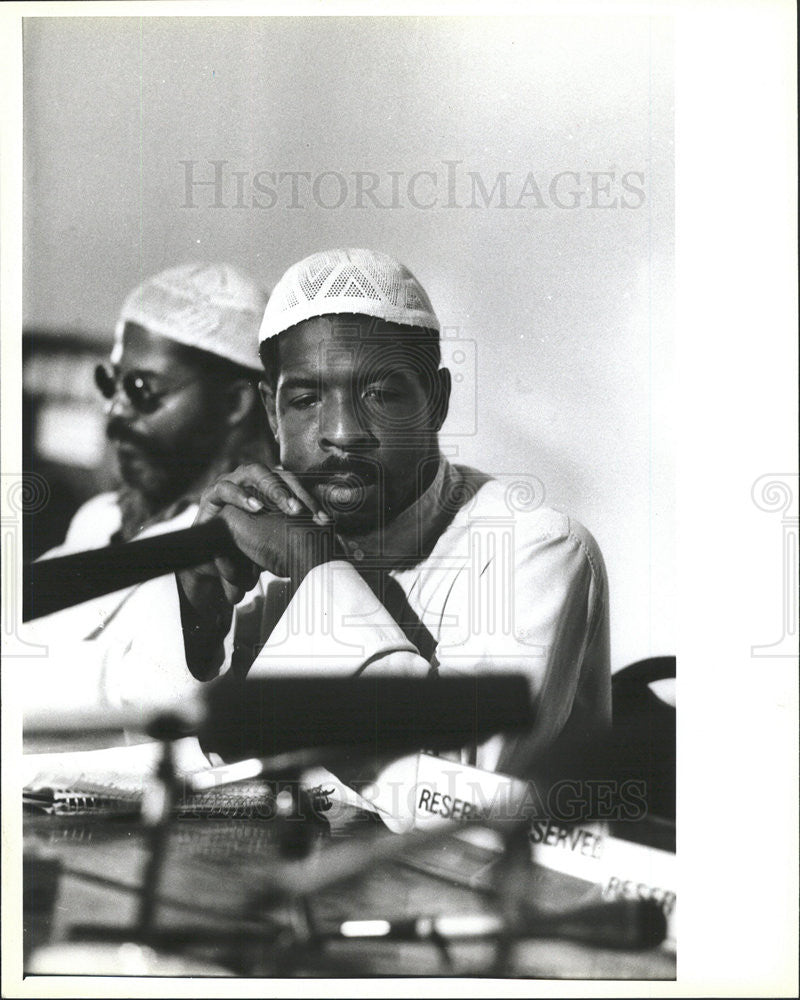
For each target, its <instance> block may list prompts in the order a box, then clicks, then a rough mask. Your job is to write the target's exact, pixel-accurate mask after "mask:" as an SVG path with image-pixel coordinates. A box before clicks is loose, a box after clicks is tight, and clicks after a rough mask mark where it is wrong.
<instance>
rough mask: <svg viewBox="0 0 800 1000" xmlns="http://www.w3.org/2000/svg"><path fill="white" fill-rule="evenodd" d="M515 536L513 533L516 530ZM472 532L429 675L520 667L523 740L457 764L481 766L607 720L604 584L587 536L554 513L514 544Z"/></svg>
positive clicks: (489, 532)
mask: <svg viewBox="0 0 800 1000" xmlns="http://www.w3.org/2000/svg"><path fill="white" fill-rule="evenodd" d="M519 533H520V534H523V532H522V531H520V532H519ZM513 541H514V543H515V544H512V543H511V541H510V540H506V542H504V541H503V539H502V538H500V537H498V535H497V533H496V530H495V529H493V528H491V527H487V528H486V529H483V530H481V529H476V532H475V534H474V537H473V538H472V552H473V558H472V559H471V560H470V563H469V566H468V568H467V569H466V570H465V571H464V572H462V573H461V574H460V575H459V576H458V578H457V579H456V581H455V583H454V585H453V587H452V588H451V592H450V594H449V597H448V600H447V603H446V606H445V608H444V613H443V620H444V621H446V622H448V623H449V624H447V625H446V626H445V627H444V628H443V631H442V635H441V637H440V643H439V647H438V650H437V652H438V656H439V672H440V673H441V674H443V675H445V674H447V673H455V674H459V673H468V674H469V673H472V672H474V671H476V670H481V671H482V672H486V671H492V670H495V671H498V672H499V671H514V672H517V671H521V672H523V673H524V674H525V675H526V677H527V679H528V682H529V686H530V691H531V696H532V699H533V701H534V704H535V710H536V721H535V723H534V728H533V730H532V732H531V733H529V734H527V735H526V736H525V737H524V738H519V739H516V738H515V739H510V740H508V739H507V740H497V739H495V740H492V741H490V742H489V743H487V744H486V745H485V746H484V747H482V748H479V749H478V752H477V755H476V759H474V760H472V761H467V762H468V763H475V764H477V766H478V767H483V768H485V769H487V770H495V769H500V770H502V769H506V768H507V769H508V770H509V771H510V773H513V772H514V770H515V769H516V767H517V766H518V764H519V761H522V760H523V759H524V760H527V759H531V758H532V757H534V756H536V754H538V753H540V752H542V751H543V750H545V749H550V748H552V746H553V745H554V743H555V741H556V740H557V739H558V738H559V737H560V736H562V734H564V733H565V730H566V729H567V725H568V723H569V730H570V732H575V731H576V730H578V729H581V728H583V729H584V730H585V731H586V732H587V733H588V731H589V730H590V729H593V728H595V727H597V726H600V727H602V726H604V725H605V724H606V722H607V719H608V717H609V716H610V665H609V651H608V604H607V584H606V575H605V569H604V567H603V562H602V557H601V555H600V551H599V549H598V548H597V545H596V543H595V542H594V539H593V538H592V537H591V535H589V533H588V532H587V531H586V530H585V529H583V528H582V527H581V526H580V525H577V524H576V523H574V522H571V521H570V520H569V519H568V518H567V517H566V516H563V515H558V516H556V517H553V518H550V519H549V521H547V522H545V524H544V527H543V528H542V530H539V531H533V532H527V537H524V535H523V538H522V539H521V540H518V539H514V540H513Z"/></svg>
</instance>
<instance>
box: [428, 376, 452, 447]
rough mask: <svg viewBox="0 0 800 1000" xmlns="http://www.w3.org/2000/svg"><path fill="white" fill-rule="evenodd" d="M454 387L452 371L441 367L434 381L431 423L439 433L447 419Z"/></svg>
mask: <svg viewBox="0 0 800 1000" xmlns="http://www.w3.org/2000/svg"><path fill="white" fill-rule="evenodd" d="M452 387H453V383H452V380H451V378H450V371H449V370H448V369H447V368H440V369H439V370H438V371H437V372H436V376H435V379H434V383H433V398H432V399H431V424H432V426H433V430H435V431H436V432H437V433H438V432H439V431H440V430H441V429H442V424H443V423H444V422H445V420H446V419H447V412H448V410H449V409H450V391H451V389H452Z"/></svg>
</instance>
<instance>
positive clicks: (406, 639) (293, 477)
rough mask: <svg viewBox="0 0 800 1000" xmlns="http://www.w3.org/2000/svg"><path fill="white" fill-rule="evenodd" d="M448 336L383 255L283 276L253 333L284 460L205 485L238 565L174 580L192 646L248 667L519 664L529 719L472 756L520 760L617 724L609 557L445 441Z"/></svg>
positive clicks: (483, 763)
mask: <svg viewBox="0 0 800 1000" xmlns="http://www.w3.org/2000/svg"><path fill="white" fill-rule="evenodd" d="M439 330H440V324H439V320H438V319H437V317H436V314H435V313H434V310H433V307H432V305H431V302H430V299H429V298H428V295H427V294H426V292H425V290H424V289H423V288H422V286H421V285H420V283H419V282H418V281H417V279H416V278H415V277H414V275H413V274H412V273H411V272H410V271H409V270H408V269H407V268H406V267H405V266H403V265H402V264H400V263H398V262H397V261H395V260H393V259H392V258H391V257H387V256H386V255H384V254H380V253H375V252H373V251H370V250H363V249H338V250H331V251H326V252H323V253H316V254H313V255H312V256H310V257H308V258H306V259H305V260H302V261H300V262H299V263H298V264H295V265H294V266H293V267H291V268H289V270H288V271H287V272H286V273H285V274H284V276H283V277H282V278H281V280H280V281H279V282H278V284H277V285H276V287H275V289H274V291H273V293H272V296H271V298H270V300H269V303H268V305H267V308H266V311H265V313H264V318H263V321H262V323H261V329H260V334H259V339H260V342H261V359H262V362H263V364H264V379H263V382H262V383H261V393H262V398H263V400H264V404H265V407H266V410H267V415H268V418H269V422H270V425H271V429H272V432H273V435H274V437H275V439H276V441H277V445H278V449H279V457H280V464H279V465H278V466H277V467H274V468H267V467H265V466H263V465H258V464H251V465H249V466H245V467H242V468H240V469H238V470H236V472H234V473H232V474H229V475H226V476H223V477H222V478H221V479H219V480H218V481H217V482H216V483H215V484H214V485H213V486H211V487H210V488H209V489H208V490H206V492H205V493H204V494H203V497H202V500H201V503H200V512H199V515H198V520H199V521H203V520H205V519H207V518H210V517H212V516H214V515H221V516H222V517H223V518H224V519H225V520H226V522H227V523H228V526H229V527H230V529H231V532H232V534H233V537H234V539H235V541H236V543H237V545H238V547H239V549H240V551H241V554H242V556H243V557H244V559H243V560H242V561H240V562H237V563H235V564H234V563H233V562H232V561H230V560H218V561H217V562H216V563H215V564H214V565H211V564H210V565H208V566H205V567H202V568H201V569H198V570H192V571H187V572H184V573H181V574H179V576H178V586H179V589H180V592H181V597H180V599H181V606H182V614H183V626H184V630H185V635H186V637H187V639H186V648H187V657H188V661H189V664H190V666H191V668H192V670H193V671H194V672H195V673H198V674H203V673H208V674H211V673H213V672H215V671H217V670H218V669H225V668H226V667H227V666H229V665H231V664H233V666H234V668H235V669H234V673H242V674H244V673H247V672H248V671H249V674H248V675H249V676H251V677H254V676H265V677H269V676H277V675H278V674H281V673H284V674H285V673H287V672H289V673H292V672H300V673H308V672H313V671H319V672H322V673H325V674H327V675H338V676H353V675H357V674H361V673H364V674H366V675H371V674H376V673H378V672H382V671H383V672H387V671H388V672H392V673H396V672H398V671H400V672H403V673H407V674H412V675H417V676H421V677H424V676H427V675H429V674H431V673H435V672H438V673H439V674H441V675H445V674H462V675H463V674H468V675H469V674H472V673H475V672H476V671H487V670H498V671H508V670H519V669H522V670H524V671H525V672H526V673H527V675H528V678H529V681H530V686H531V689H532V692H533V694H534V696H535V698H536V701H537V705H538V715H537V723H536V726H535V729H534V731H533V732H531V733H530V734H529V735H528V736H527V737H525V738H523V739H522V741H521V742H520V741H519V740H514V741H511V740H502V739H500V738H494V739H492V740H490V741H489V742H488V743H485V744H483V745H482V746H480V747H472V748H465V750H464V751H463V755H462V759H463V762H465V763H474V764H477V766H478V767H483V768H486V769H490V770H508V771H514V770H515V768H517V767H518V766H520V764H521V763H522V762H523V761H526V760H530V759H531V757H532V756H534V757H535V755H536V754H538V753H541V752H543V751H545V750H551V749H552V748H553V747H554V745H555V744H556V743H557V742H558V741H560V740H563V741H564V742H565V743H569V742H570V741H575V740H579V741H581V740H582V741H585V740H586V739H587V738H588V737H590V736H591V735H592V734H596V733H598V732H599V731H600V730H602V729H603V728H604V727H605V726H606V724H607V723H608V721H609V715H610V673H609V651H608V604H607V584H606V577H605V570H604V567H603V561H602V557H601V555H600V552H599V550H598V548H597V545H596V544H595V542H594V540H593V539H592V537H591V535H590V534H589V533H588V532H587V531H586V530H585V529H584V528H583V527H582V526H580V525H579V524H577V523H576V522H575V521H574V520H573V519H571V518H569V517H568V516H566V515H565V514H562V513H559V512H557V511H555V510H552V509H550V508H548V507H545V506H543V505H541V504H539V505H536V504H529V505H528V508H529V509H526V510H519V509H517V507H515V506H513V505H511V506H510V505H509V499H508V496H507V491H506V489H505V488H504V487H503V486H502V485H501V484H500V483H499V482H497V481H495V480H493V479H492V477H491V476H488V475H485V474H483V473H480V472H477V471H476V470H474V469H468V468H465V467H461V466H457V465H453V464H451V463H449V462H448V461H447V460H446V459H445V458H444V457H443V456H442V455H441V453H440V449H439V444H438V434H439V431H440V429H441V427H442V424H443V422H444V420H445V418H446V415H447V409H448V402H449V397H450V374H449V372H448V371H447V370H446V369H443V368H442V367H440V365H441V352H440V345H439ZM233 606H236V610H235V612H234V611H233ZM298 726H302V719H298Z"/></svg>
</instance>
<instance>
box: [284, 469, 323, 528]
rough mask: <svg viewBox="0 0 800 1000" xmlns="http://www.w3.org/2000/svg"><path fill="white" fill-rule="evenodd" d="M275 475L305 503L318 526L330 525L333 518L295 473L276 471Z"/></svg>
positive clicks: (285, 470)
mask: <svg viewBox="0 0 800 1000" xmlns="http://www.w3.org/2000/svg"><path fill="white" fill-rule="evenodd" d="M275 473H276V474H277V475H279V476H280V477H281V479H282V480H283V481H284V482H285V483H286V485H287V486H288V487H289V489H291V490H292V492H293V493H294V495H295V496H296V497H299V498H300V500H302V501H303V503H304V504H305V506H306V507H307V508H308V510H310V511H311V513H312V514H313V515H314V520H315V521H316V522H317V523H318V524H330V523H331V517H330V515H329V514H328V513H327V511H325V510H323V508H322V505H321V504H320V502H319V501H318V500H317V499H316V497H315V496H314V495H313V493H309V492H308V490H307V489H306V488H305V486H303V484H302V483H301V482H300V480H299V479H298V477H297V476H296V475H295V474H294V473H293V472H289V471H288V470H287V469H275Z"/></svg>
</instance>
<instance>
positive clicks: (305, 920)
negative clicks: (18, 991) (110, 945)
mask: <svg viewBox="0 0 800 1000" xmlns="http://www.w3.org/2000/svg"><path fill="white" fill-rule="evenodd" d="M336 812H337V815H336V816H334V817H332V818H331V819H330V822H319V823H317V824H316V826H315V828H314V847H313V857H314V859H315V863H317V864H319V865H321V866H322V867H323V868H324V866H325V864H326V859H327V858H331V857H333V853H331V852H335V851H336V850H337V849H338V848H340V847H341V845H342V844H346V843H355V844H358V845H359V850H362V851H363V852H364V856H365V857H366V856H367V852H368V850H369V849H370V845H374V844H376V843H377V842H378V840H379V839H381V842H383V840H382V838H387V837H392V836H393V835H388V834H386V833H385V831H383V830H382V829H381V827H380V824H379V823H376V822H375V821H374V819H371V818H370V817H369V815H368V814H365V813H359V812H357V811H355V810H337V811H336ZM147 836H148V834H147V831H146V830H145V829H144V828H143V827H142V826H141V824H140V823H139V822H138V821H135V820H132V819H118V818H113V819H112V818H93V817H86V818H80V817H73V818H69V817H54V816H26V817H25V819H24V846H25V852H26V858H27V860H28V864H27V866H26V873H25V904H26V910H25V944H26V961H28V962H30V960H31V955H32V954H33V955H35V949H36V948H37V947H39V946H41V945H43V944H48V943H49V944H52V943H53V942H65V941H68V940H70V939H73V940H74V939H75V937H76V935H80V934H81V925H86V924H87V923H91V924H92V925H93V930H92V931H91V934H94V935H95V940H97V934H98V933H106V934H112V933H113V932H114V931H116V932H117V934H118V935H119V936H120V937H121V938H123V939H124V938H125V936H126V933H127V932H128V931H130V929H131V928H132V927H133V926H134V921H135V918H136V913H137V907H138V903H139V898H140V888H141V884H142V874H143V870H144V866H145V862H146V859H147V855H148V847H147V844H148V841H147ZM450 843H451V846H450V847H448V841H441V842H439V843H438V845H436V846H435V847H433V848H432V849H433V850H441V851H445V852H446V851H447V850H452V849H453V847H452V842H450ZM284 864H285V862H284ZM279 865H280V858H279V856H278V852H277V845H276V827H275V824H274V823H272V822H270V821H266V820H263V819H239V820H231V819H187V820H176V821H174V822H173V824H172V829H171V833H170V839H169V845H168V850H167V857H166V863H165V867H164V871H163V878H162V882H161V887H160V891H159V893H158V908H157V913H156V921H157V926H158V929H159V935H160V936H159V938H158V947H159V949H162V948H163V947H164V945H165V944H166V945H168V946H169V947H168V949H166V950H168V951H169V950H179V951H180V954H181V956H182V961H183V962H184V963H186V966H187V968H189V969H190V970H192V968H193V967H192V963H193V962H194V963H195V964H196V971H197V973H198V974H202V973H203V970H204V969H205V968H206V967H207V966H209V964H210V967H211V968H215V969H217V970H219V972H218V974H220V975H230V976H258V977H263V976H287V975H293V976H298V975H302V976H325V977H332V976H348V977H352V976H355V977H360V976H375V975H379V976H425V977H427V976H487V975H496V974H498V970H497V968H496V967H495V966H494V965H493V962H494V960H495V956H496V951H497V948H496V944H495V943H494V942H491V941H465V942H460V943H457V944H453V945H451V946H450V947H449V949H448V955H447V957H446V958H445V956H443V954H442V953H441V952H440V951H439V950H437V948H436V947H435V946H433V945H432V944H430V943H427V942H394V941H381V940H374V941H347V940H333V941H330V940H326V941H325V943H324V944H314V943H313V940H317V939H320V938H322V937H325V936H326V935H327V934H329V933H334V932H335V931H336V930H337V928H338V927H339V925H340V923H341V922H342V921H344V920H349V919H355V918H358V919H365V918H386V919H389V920H399V919H402V918H404V917H411V916H417V915H430V916H433V915H439V914H445V913H447V914H455V913H464V914H470V913H491V912H496V905H497V904H496V902H495V900H494V899H493V898H491V897H490V896H488V895H487V894H486V893H485V892H481V891H476V890H475V889H471V888H468V887H467V886H465V885H462V884H458V881H463V880H461V879H459V880H456V879H455V878H445V877H435V876H433V875H431V874H427V873H424V872H422V871H419V870H417V869H414V868H411V867H409V859H408V858H402V857H400V858H393V859H389V860H383V861H380V862H379V863H376V864H369V865H366V866H365V867H364V868H363V869H362V870H361V871H359V872H358V873H356V874H355V875H353V876H352V877H350V878H348V879H347V880H345V881H344V882H341V883H339V884H337V885H335V886H331V887H329V888H326V889H323V890H321V891H320V892H315V893H313V894H312V895H311V897H310V898H309V899H308V904H307V906H298V905H296V903H294V902H293V901H292V899H290V898H288V897H286V898H281V896H280V894H279V893H278V892H277V890H276V885H275V881H276V876H275V872H276V868H277V867H278V866H279ZM56 874H57V875H58V878H57V887H56V897H55V900H52V899H48V886H50V887H53V886H55V882H56V878H55V876H56ZM525 879H526V883H527V884H526V885H525V886H524V891H525V892H526V893H528V894H529V895H530V897H531V898H535V899H536V900H537V902H538V901H541V903H542V904H543V905H546V906H552V907H564V906H567V905H570V904H574V903H580V902H583V901H586V900H587V898H588V894H589V893H590V892H592V891H594V890H587V884H586V883H585V882H581V881H579V880H577V879H572V878H570V877H569V876H566V875H563V874H559V873H556V872H552V871H549V870H548V869H544V868H538V867H537V866H534V865H529V870H528V872H527V874H526V875H525ZM309 921H310V923H311V931H312V932H313V933H312V935H311V937H312V939H313V940H312V942H311V943H308V942H307V943H306V944H305V945H301V946H299V947H290V946H287V942H288V941H290V940H297V937H298V935H299V936H300V937H301V938H302V937H303V935H307V934H308V933H309ZM276 925H278V926H280V927H281V928H283V930H282V931H281V933H280V934H276V933H275V927H276ZM89 961H90V960H89ZM96 971H98V970H97V969H95V968H91V967H89V968H87V969H86V970H85V974H92V973H93V972H96ZM500 974H502V975H506V976H513V977H537V978H576V979H594V978H604V979H609V978H610V979H674V978H675V975H676V959H675V955H674V953H672V952H670V951H669V950H666V949H665V948H663V947H662V948H657V949H651V950H648V951H644V952H634V951H620V950H612V949H607V948H596V947H588V946H586V945H584V944H578V943H574V942H569V941H563V940H555V939H548V938H535V939H526V940H523V941H518V942H515V943H514V945H513V946H512V947H511V948H510V950H509V954H508V957H507V961H506V963H505V964H504V966H503V967H502V969H501V970H500Z"/></svg>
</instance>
